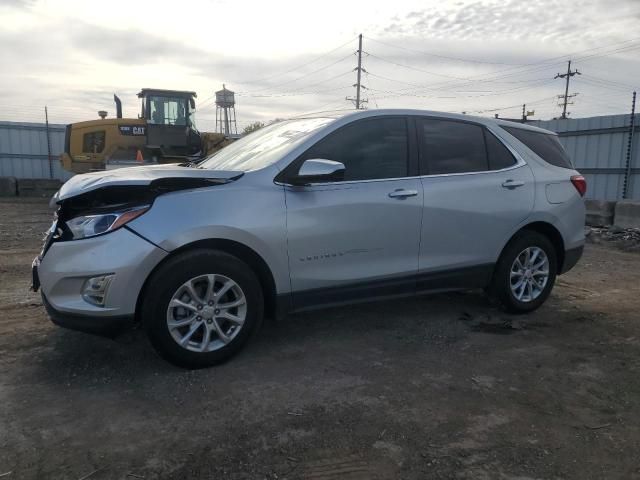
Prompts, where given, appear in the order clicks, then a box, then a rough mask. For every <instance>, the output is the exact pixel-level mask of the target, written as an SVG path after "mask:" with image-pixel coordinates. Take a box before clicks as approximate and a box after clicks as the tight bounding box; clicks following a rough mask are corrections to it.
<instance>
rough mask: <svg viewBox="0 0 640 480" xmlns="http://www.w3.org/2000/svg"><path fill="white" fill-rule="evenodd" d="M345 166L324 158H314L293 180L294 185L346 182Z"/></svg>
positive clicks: (301, 168)
mask: <svg viewBox="0 0 640 480" xmlns="http://www.w3.org/2000/svg"><path fill="white" fill-rule="evenodd" d="M344 171H345V168H344V164H342V163H340V162H334V161H333V160H325V159H322V158H312V159H309V160H305V161H304V163H303V164H302V166H301V167H300V170H299V171H298V175H296V176H295V177H294V178H292V179H291V180H292V181H291V182H290V183H291V184H292V185H309V184H311V183H324V182H339V181H341V180H344Z"/></svg>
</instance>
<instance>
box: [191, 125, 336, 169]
mask: <svg viewBox="0 0 640 480" xmlns="http://www.w3.org/2000/svg"><path fill="white" fill-rule="evenodd" d="M333 120H334V119H333V118H307V119H304V120H286V121H284V122H278V123H274V124H273V125H269V126H268V127H264V128H261V129H260V130H257V131H256V132H253V133H250V134H249V135H247V136H246V137H243V138H241V139H240V140H238V141H236V142H234V143H232V144H231V145H229V146H227V147H225V148H223V149H222V150H220V151H218V152H216V153H215V154H214V155H212V156H211V157H208V158H207V159H205V160H204V161H203V162H201V163H200V164H199V165H198V167H200V168H210V169H216V170H237V171H242V172H249V171H252V170H258V169H260V168H263V167H266V166H268V165H271V164H272V163H274V162H276V161H277V160H279V159H280V158H282V156H283V155H284V154H286V153H288V152H289V151H291V150H292V149H293V148H295V147H296V146H298V145H299V144H300V143H301V142H302V141H303V140H304V139H305V138H308V137H309V136H310V135H311V134H313V133H314V132H316V131H317V130H319V129H320V128H322V127H324V126H325V125H327V124H329V123H331V122H332V121H333Z"/></svg>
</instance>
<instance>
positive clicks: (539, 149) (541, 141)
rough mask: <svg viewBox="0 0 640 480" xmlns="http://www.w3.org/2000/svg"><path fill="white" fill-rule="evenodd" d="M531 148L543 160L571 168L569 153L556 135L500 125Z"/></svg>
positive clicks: (557, 165)
mask: <svg viewBox="0 0 640 480" xmlns="http://www.w3.org/2000/svg"><path fill="white" fill-rule="evenodd" d="M502 128H504V129H505V130H506V131H507V132H509V133H510V134H511V135H513V136H514V137H516V138H517V139H518V140H520V141H521V142H522V143H524V144H525V145H526V146H527V147H529V148H530V149H531V150H533V151H534V152H535V153H536V154H537V155H538V156H539V157H540V158H542V159H543V160H544V161H545V162H547V163H550V164H551V165H555V166H556V167H562V168H573V165H571V160H570V159H569V155H567V152H565V151H564V148H562V145H561V144H560V141H559V140H558V137H556V136H555V135H551V134H549V133H540V132H532V131H530V130H524V129H522V128H513V127H502Z"/></svg>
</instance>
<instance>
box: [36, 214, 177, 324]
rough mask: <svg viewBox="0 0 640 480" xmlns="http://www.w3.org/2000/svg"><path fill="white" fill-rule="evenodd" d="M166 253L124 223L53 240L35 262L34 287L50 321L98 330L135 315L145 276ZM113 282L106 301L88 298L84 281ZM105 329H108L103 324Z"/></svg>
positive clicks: (106, 292) (110, 284)
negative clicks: (104, 279) (99, 231)
mask: <svg viewBox="0 0 640 480" xmlns="http://www.w3.org/2000/svg"><path fill="white" fill-rule="evenodd" d="M166 255H167V252H166V251H164V250H162V249H161V248H159V247H157V246H155V245H153V244H152V243H150V242H148V241H147V240H145V239H143V238H142V237H140V236H139V235H137V234H135V233H134V232H133V231H132V230H129V229H128V228H127V227H124V228H120V229H118V230H116V231H114V232H111V233H109V234H106V235H100V236H97V237H93V238H86V239H82V240H73V241H67V242H53V243H52V244H51V246H50V247H49V249H48V250H47V252H46V253H45V255H44V256H43V257H42V258H41V259H36V260H35V261H34V266H33V271H34V273H33V277H34V287H35V286H37V285H38V283H40V284H41V291H42V296H43V302H44V303H45V307H46V308H47V311H48V312H49V315H50V316H51V318H52V320H53V321H54V323H56V324H58V325H61V326H63V327H67V328H72V329H75V330H82V331H87V332H93V333H96V331H100V330H102V329H103V326H104V325H108V324H111V323H116V324H121V323H122V322H125V321H126V319H129V320H131V319H133V318H134V316H135V313H136V305H137V301H138V297H139V295H140V292H141V290H142V287H143V285H144V282H145V281H146V279H147V277H148V276H149V274H150V273H151V271H152V270H153V269H154V268H155V266H156V265H158V263H159V262H160V261H161V260H162V259H163V258H164V257H165V256H166ZM105 275H108V276H110V277H111V281H110V283H109V286H108V291H105V292H103V293H104V304H103V305H97V304H96V303H95V302H91V301H90V298H89V297H88V296H87V295H86V291H87V285H88V284H90V281H91V280H92V279H94V278H96V277H100V276H105ZM107 329H108V328H107Z"/></svg>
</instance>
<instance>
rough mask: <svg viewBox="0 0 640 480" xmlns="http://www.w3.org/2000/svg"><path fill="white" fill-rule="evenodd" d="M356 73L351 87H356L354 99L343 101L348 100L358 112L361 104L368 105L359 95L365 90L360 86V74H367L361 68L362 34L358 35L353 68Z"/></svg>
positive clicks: (348, 98) (347, 98)
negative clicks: (356, 60) (356, 54)
mask: <svg viewBox="0 0 640 480" xmlns="http://www.w3.org/2000/svg"><path fill="white" fill-rule="evenodd" d="M355 70H356V72H357V81H356V83H354V84H353V85H352V86H353V87H356V98H351V97H345V100H349V101H351V102H353V103H354V104H355V106H356V110H360V108H361V107H362V104H363V103H368V100H363V99H362V97H361V94H360V90H361V89H363V90H364V89H366V88H367V87H365V86H364V85H362V82H361V80H362V72H365V73H366V72H367V71H366V70H365V69H364V68H362V34H360V35H358V66H357V67H356V68H355Z"/></svg>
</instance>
